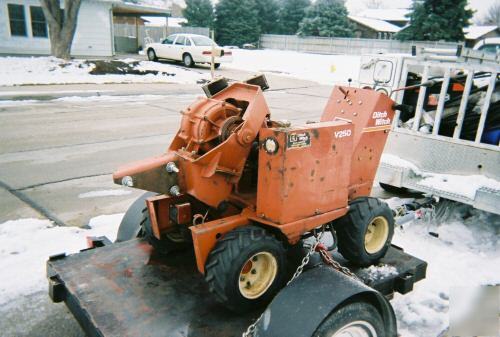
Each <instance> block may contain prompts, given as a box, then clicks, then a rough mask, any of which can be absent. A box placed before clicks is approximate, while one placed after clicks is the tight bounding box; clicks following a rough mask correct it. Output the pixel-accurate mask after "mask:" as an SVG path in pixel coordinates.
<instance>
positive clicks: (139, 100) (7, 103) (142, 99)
mask: <svg viewBox="0 0 500 337" xmlns="http://www.w3.org/2000/svg"><path fill="white" fill-rule="evenodd" d="M182 96H183V95H178V96H177V98H180V97H182ZM184 96H186V97H189V98H192V97H193V96H192V95H184ZM166 97H168V96H166V95H126V96H124V95H98V96H65V97H60V98H55V99H50V100H47V99H40V100H38V99H24V100H17V99H16V100H0V107H11V106H21V105H33V104H44V103H53V102H68V103H89V102H126V103H127V104H134V105H142V104H147V102H148V101H157V100H162V99H165V98H166Z"/></svg>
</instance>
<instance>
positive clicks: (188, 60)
mask: <svg viewBox="0 0 500 337" xmlns="http://www.w3.org/2000/svg"><path fill="white" fill-rule="evenodd" d="M212 46H214V50H215V54H216V57H215V60H214V63H215V68H218V67H219V66H220V64H221V63H223V62H231V61H232V60H233V55H232V54H233V53H232V52H231V51H230V50H224V49H222V48H221V47H219V46H218V45H217V44H216V43H215V42H214V41H213V40H212V39H210V38H208V37H206V36H203V35H196V34H173V35H170V36H168V37H167V38H166V39H165V40H163V41H162V42H161V43H150V44H147V45H146V55H147V56H148V59H149V60H150V61H156V60H158V59H169V60H174V61H182V63H184V65H185V66H186V67H193V66H194V65H195V63H210V62H211V55H212ZM219 54H220V56H219Z"/></svg>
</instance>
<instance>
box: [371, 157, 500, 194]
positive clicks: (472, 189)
mask: <svg viewBox="0 0 500 337" xmlns="http://www.w3.org/2000/svg"><path fill="white" fill-rule="evenodd" d="M381 162H382V163H384V164H387V165H391V166H395V167H402V168H407V169H410V170H412V171H413V173H414V174H416V175H417V176H421V177H422V180H420V181H419V184H420V185H422V186H427V187H430V188H434V189H438V190H442V191H445V192H449V193H454V194H459V195H462V196H464V197H466V198H469V199H471V200H473V199H474V198H475V195H476V191H477V190H478V189H480V188H482V187H488V188H492V189H495V190H500V181H497V180H495V179H491V178H488V177H486V176H483V175H467V176H466V175H457V174H441V173H434V172H425V171H422V170H420V169H419V168H418V167H417V166H416V165H415V164H413V163H411V162H409V161H407V160H405V159H402V158H400V157H398V156H395V155H392V154H388V153H384V154H382V158H381Z"/></svg>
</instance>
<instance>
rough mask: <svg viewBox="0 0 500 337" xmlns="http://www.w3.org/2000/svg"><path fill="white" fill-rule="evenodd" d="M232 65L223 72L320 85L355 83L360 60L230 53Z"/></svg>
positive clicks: (265, 52)
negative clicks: (230, 70)
mask: <svg viewBox="0 0 500 337" xmlns="http://www.w3.org/2000/svg"><path fill="white" fill-rule="evenodd" d="M231 51H232V53H233V62H232V63H227V64H224V67H225V68H235V69H241V70H247V71H252V72H258V73H274V74H278V75H286V76H291V77H295V78H300V79H304V80H309V81H314V82H318V83H321V84H327V85H332V84H347V83H348V79H349V78H351V79H353V80H354V81H357V79H358V74H359V63H360V60H361V57H360V56H356V55H320V54H309V53H300V52H294V51H285V50H269V49H265V50H243V49H232V50H231Z"/></svg>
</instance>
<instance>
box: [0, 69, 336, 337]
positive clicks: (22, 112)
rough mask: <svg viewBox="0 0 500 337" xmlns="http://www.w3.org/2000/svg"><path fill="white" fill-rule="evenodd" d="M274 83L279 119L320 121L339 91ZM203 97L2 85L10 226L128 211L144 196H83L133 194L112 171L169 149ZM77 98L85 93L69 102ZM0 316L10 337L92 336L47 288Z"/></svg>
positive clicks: (1, 209)
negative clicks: (185, 112) (187, 111)
mask: <svg viewBox="0 0 500 337" xmlns="http://www.w3.org/2000/svg"><path fill="white" fill-rule="evenodd" d="M194 70H195V71H202V72H206V71H208V69H202V68H197V69H194ZM218 73H219V74H220V75H223V76H227V77H229V78H232V79H243V78H246V77H249V76H250V75H251V74H249V73H245V72H241V71H235V70H228V69H224V68H222V69H221V70H219V71H218ZM268 80H269V83H270V85H271V89H270V90H269V91H267V92H266V94H265V96H266V98H267V100H268V104H269V106H270V109H271V112H272V114H273V118H274V119H288V120H291V121H292V123H299V122H305V121H307V120H310V119H316V120H317V119H319V116H320V115H321V113H322V110H323V107H324V105H325V104H326V101H327V98H328V96H329V93H330V90H331V88H330V87H328V86H320V85H317V84H316V83H313V82H308V81H301V80H296V79H291V78H287V77H281V76H274V75H272V76H268ZM199 95H203V92H202V90H201V89H200V87H199V86H197V85H176V84H115V85H59V86H36V87H33V86H23V87H2V88H0V120H1V123H0V224H1V223H3V222H5V221H7V220H14V219H19V218H30V217H40V218H49V219H51V220H52V221H54V222H55V223H56V224H58V225H63V226H85V225H86V224H87V223H88V221H89V219H90V218H92V217H95V216H97V215H101V214H114V213H122V212H125V211H126V209H127V208H128V206H129V205H130V204H131V203H132V201H133V200H134V199H135V198H136V197H137V196H138V195H140V194H141V193H142V191H137V190H133V192H132V193H131V194H127V195H121V196H108V197H99V198H81V197H79V196H81V195H82V194H83V193H87V192H91V191H100V190H113V189H119V190H123V189H124V188H123V187H121V186H116V185H114V184H113V183H112V180H111V173H112V172H113V171H114V170H115V169H116V168H117V167H118V166H120V165H121V164H124V163H127V162H130V161H134V160H139V159H142V158H145V157H149V156H154V155H157V154H161V153H162V152H163V151H165V149H166V148H167V146H168V145H169V142H170V140H171V138H172V136H173V135H174V133H175V132H176V131H177V129H178V124H179V120H180V114H179V112H180V110H181V109H183V108H185V107H186V106H187V105H188V104H189V103H190V102H191V101H192V100H193V99H194V98H195V97H196V96H199ZM67 96H77V97H76V98H75V97H73V98H62V99H61V97H67ZM96 96H99V97H96ZM12 100H15V101H12ZM23 100H24V101H23ZM26 100H34V101H26ZM5 276H6V275H4V277H5ZM0 313H1V314H0V317H1V318H0V331H2V335H5V336H14V335H15V336H83V332H82V331H81V329H80V328H79V326H78V324H77V323H76V321H75V320H74V319H73V317H72V316H71V315H70V314H69V312H68V311H67V309H66V307H65V306H64V304H58V305H55V304H52V303H51V302H50V301H49V300H48V296H47V294H46V292H40V293H35V294H27V296H26V297H25V298H22V299H19V301H16V302H15V303H11V304H9V305H8V306H7V307H4V308H0Z"/></svg>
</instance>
